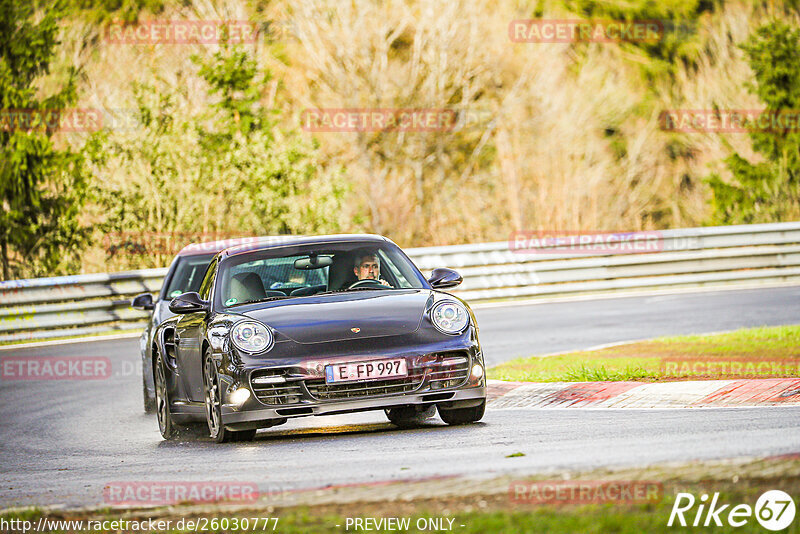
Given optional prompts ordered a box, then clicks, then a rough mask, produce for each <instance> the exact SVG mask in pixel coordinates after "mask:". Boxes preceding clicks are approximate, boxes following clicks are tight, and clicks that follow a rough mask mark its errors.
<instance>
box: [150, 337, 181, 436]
mask: <svg viewBox="0 0 800 534" xmlns="http://www.w3.org/2000/svg"><path fill="white" fill-rule="evenodd" d="M154 378H155V386H156V403H155V404H156V415H157V417H158V430H159V431H161V437H163V438H164V439H167V440H172V439H176V438H177V437H178V434H179V431H178V426H177V425H176V424H175V421H174V420H173V419H172V411H171V410H170V408H169V393H168V392H167V379H166V375H165V374H164V361H163V360H162V359H161V354H160V353H159V354H158V355H157V356H156V368H155V376H154ZM146 393H147V388H145V394H146Z"/></svg>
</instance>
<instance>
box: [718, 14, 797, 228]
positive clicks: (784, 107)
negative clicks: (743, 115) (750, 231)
mask: <svg viewBox="0 0 800 534" xmlns="http://www.w3.org/2000/svg"><path fill="white" fill-rule="evenodd" d="M742 48H743V49H744V51H745V53H746V54H747V57H748V60H749V62H750V67H751V68H752V70H753V72H754V73H755V81H756V83H755V84H752V85H751V86H750V87H749V88H750V90H751V91H752V92H753V93H754V94H756V95H758V97H759V98H760V99H761V100H762V101H763V102H764V103H765V104H766V106H767V109H766V110H765V111H764V113H765V114H766V115H767V118H778V119H780V122H771V123H770V124H771V125H775V126H776V127H769V128H766V129H765V128H753V129H752V130H751V132H750V137H751V139H752V141H753V148H754V149H755V150H756V151H757V152H758V153H760V154H761V155H762V156H763V157H764V161H763V162H759V163H751V162H749V161H748V160H746V159H745V158H743V157H742V156H740V155H739V154H737V153H734V154H732V155H731V156H730V157H729V158H728V159H727V160H726V163H727V165H728V169H730V171H731V173H732V174H733V178H734V182H733V183H726V182H724V181H723V180H722V179H721V178H720V177H719V176H718V175H716V174H715V175H712V176H711V177H709V184H710V186H711V189H712V191H713V194H714V198H713V208H714V213H713V216H712V220H713V222H714V223H716V224H750V223H759V222H778V221H785V220H792V219H797V218H798V217H800V124H798V122H799V120H800V30H796V29H793V28H792V27H791V26H789V25H787V24H785V23H783V22H779V21H776V22H771V23H769V24H766V25H764V26H762V27H760V28H758V29H757V30H756V32H755V33H754V34H753V35H752V36H751V38H750V39H749V40H748V42H747V43H745V44H744V45H743V46H742Z"/></svg>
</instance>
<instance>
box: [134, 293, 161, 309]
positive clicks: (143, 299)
mask: <svg viewBox="0 0 800 534" xmlns="http://www.w3.org/2000/svg"><path fill="white" fill-rule="evenodd" d="M131 307H132V308H136V309H137V310H152V309H153V308H155V307H156V305H155V303H154V302H153V295H151V294H150V293H142V294H141V295H136V296H135V297H133V300H132V301H131Z"/></svg>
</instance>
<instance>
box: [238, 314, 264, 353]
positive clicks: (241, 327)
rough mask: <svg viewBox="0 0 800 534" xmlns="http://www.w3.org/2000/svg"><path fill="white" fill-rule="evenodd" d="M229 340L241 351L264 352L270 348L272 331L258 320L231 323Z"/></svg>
mask: <svg viewBox="0 0 800 534" xmlns="http://www.w3.org/2000/svg"><path fill="white" fill-rule="evenodd" d="M231 341H233V344H234V345H235V346H236V348H237V349H239V350H241V351H244V352H250V353H253V354H254V353H257V352H264V351H266V350H269V349H271V348H272V332H270V330H269V328H267V327H266V326H264V325H263V324H261V323H259V322H258V321H242V322H240V323H236V324H235V325H233V328H232V329H231Z"/></svg>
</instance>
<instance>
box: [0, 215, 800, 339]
mask: <svg viewBox="0 0 800 534" xmlns="http://www.w3.org/2000/svg"><path fill="white" fill-rule="evenodd" d="M654 234H657V235H658V242H657V248H658V249H659V250H658V251H657V252H647V253H620V254H614V253H611V252H606V253H600V254H594V253H593V254H586V253H558V252H556V251H555V249H553V248H552V246H551V245H550V244H548V243H538V244H535V245H534V246H532V247H531V246H528V249H529V250H527V251H525V252H521V251H516V250H513V248H514V243H513V242H509V241H503V242H499V243H480V244H472V245H454V246H444V247H426V248H413V249H406V253H407V254H408V255H409V256H410V257H411V259H412V260H413V261H414V263H415V264H416V265H417V267H419V268H420V269H421V270H423V271H428V270H430V269H434V268H436V267H450V268H454V269H457V270H458V271H459V272H460V273H461V274H462V275H463V277H464V283H463V284H462V285H460V286H459V287H458V288H457V290H455V291H453V293H454V294H457V295H459V296H460V297H462V298H464V299H466V300H468V301H470V302H477V301H485V300H493V299H513V298H535V297H549V296H555V295H571V294H584V293H613V292H618V291H625V290H635V289H638V290H642V289H660V288H668V287H703V286H708V285H737V284H743V283H747V284H753V283H775V282H797V283H798V284H800V222H791V223H775V224H758V225H742V226H720V227H706V228H688V229H678V230H665V231H661V232H656V233H653V232H649V233H646V234H637V240H641V241H644V240H645V239H650V240H651V243H650V244H651V245H652V239H653V235H654ZM165 274H166V269H146V270H140V271H130V272H123V273H113V274H90V275H77V276H62V277H57V278H36V279H30V280H10V281H5V282H0V343H2V342H8V341H12V340H20V339H46V338H50V337H57V336H63V335H72V334H79V335H83V334H88V333H93V332H103V331H108V330H111V329H112V328H114V329H127V330H130V329H137V328H141V327H143V325H144V324H145V320H146V318H147V316H148V315H147V313H145V312H141V311H137V310H134V309H132V308H130V305H129V302H130V298H131V297H132V296H133V295H136V294H138V293H142V292H146V291H149V292H155V291H158V289H159V288H160V287H161V282H162V279H163V277H164V275H165Z"/></svg>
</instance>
